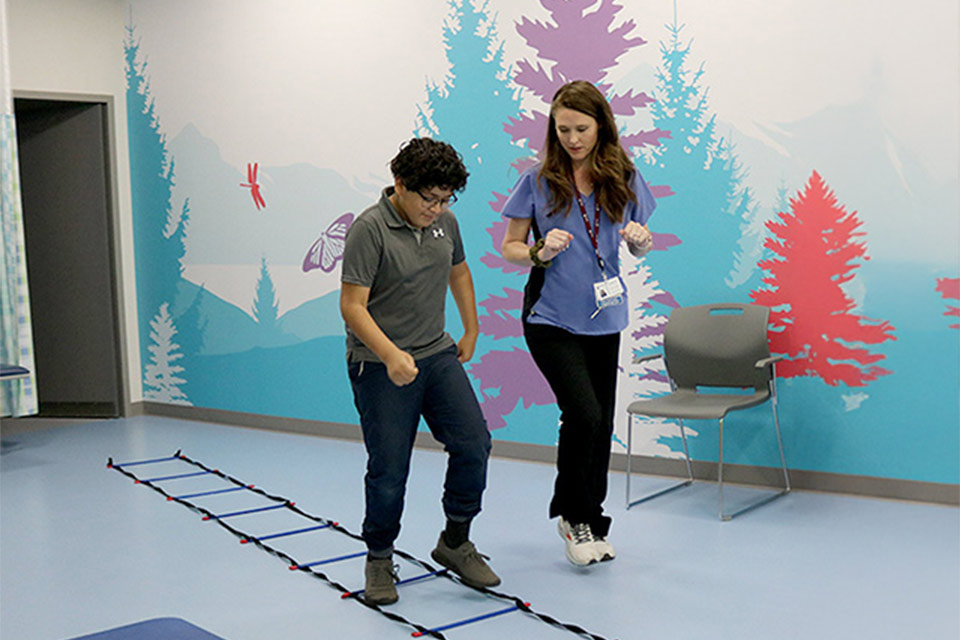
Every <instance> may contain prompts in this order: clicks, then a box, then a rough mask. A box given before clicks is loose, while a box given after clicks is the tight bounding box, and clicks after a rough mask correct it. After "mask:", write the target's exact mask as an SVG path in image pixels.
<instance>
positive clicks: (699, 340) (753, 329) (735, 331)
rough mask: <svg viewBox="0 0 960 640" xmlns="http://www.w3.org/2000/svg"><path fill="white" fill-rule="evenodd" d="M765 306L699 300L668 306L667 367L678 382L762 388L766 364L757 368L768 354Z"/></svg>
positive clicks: (767, 372) (688, 386)
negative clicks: (693, 303) (670, 308)
mask: <svg viewBox="0 0 960 640" xmlns="http://www.w3.org/2000/svg"><path fill="white" fill-rule="evenodd" d="M769 316H770V310H769V309H768V308H767V307H763V306H760V305H752V304H737V303H723V304H704V305H699V306H696V307H681V308H678V309H674V310H673V312H672V313H671V314H670V319H669V320H668V321H667V328H666V332H665V335H664V356H665V361H666V366H667V372H668V373H669V374H670V377H671V378H672V379H673V381H674V383H675V384H676V385H677V387H679V388H685V389H692V388H695V387H697V386H708V387H754V388H755V389H757V390H758V391H760V390H764V389H766V388H767V384H768V382H769V380H770V371H771V367H763V368H762V369H757V368H756V367H755V366H754V365H755V363H756V362H757V361H758V360H761V359H763V358H767V357H769V356H770V346H769V344H768V342H767V322H768V318H769Z"/></svg>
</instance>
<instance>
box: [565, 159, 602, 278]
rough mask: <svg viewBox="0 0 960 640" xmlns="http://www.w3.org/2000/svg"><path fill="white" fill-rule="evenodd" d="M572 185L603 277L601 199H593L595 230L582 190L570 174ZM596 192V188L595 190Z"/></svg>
mask: <svg viewBox="0 0 960 640" xmlns="http://www.w3.org/2000/svg"><path fill="white" fill-rule="evenodd" d="M570 183H571V184H572V185H573V192H574V193H575V194H576V196H577V204H578V205H580V216H581V217H582V218H583V224H584V225H585V226H586V227H587V237H589V238H590V244H592V245H593V254H594V255H595V256H597V264H598V265H600V275H601V276H602V275H603V258H601V257H600V250H599V248H598V246H599V245H598V243H597V239H598V237H599V235H600V199H599V198H597V197H596V195H594V199H593V205H594V207H593V229H591V228H590V218H588V217H587V208H586V207H585V206H584V204H583V197H582V196H581V195H580V190H579V189H577V181H576V180H575V179H574V177H573V173H572V172H571V174H570ZM594 191H596V188H594Z"/></svg>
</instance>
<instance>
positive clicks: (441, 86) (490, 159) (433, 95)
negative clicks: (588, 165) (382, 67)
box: [417, 0, 520, 299]
mask: <svg viewBox="0 0 960 640" xmlns="http://www.w3.org/2000/svg"><path fill="white" fill-rule="evenodd" d="M448 4H449V7H450V13H449V15H448V18H447V21H446V23H445V25H444V29H443V41H444V44H445V45H446V49H447V59H448V60H449V62H450V71H449V72H448V74H447V76H446V77H445V78H444V79H443V80H442V81H440V82H435V83H431V84H429V85H428V87H427V100H426V102H425V103H424V104H421V105H419V112H420V113H419V116H418V118H417V133H418V134H419V135H426V136H430V137H435V138H438V139H440V140H443V141H445V142H449V143H450V144H452V145H453V146H454V148H455V149H456V150H457V151H459V152H460V154H461V155H462V156H463V160H464V164H465V165H466V167H467V171H469V172H470V178H469V181H468V183H467V189H466V190H465V192H464V193H463V194H462V197H461V198H460V201H459V202H458V204H457V207H456V208H457V210H458V211H469V212H471V213H470V215H464V216H458V222H459V223H460V227H461V235H462V236H463V241H464V245H465V248H466V250H467V256H468V257H472V258H479V257H480V256H481V255H483V254H484V253H486V252H489V251H491V250H492V249H494V247H493V246H492V243H491V238H490V236H489V234H487V233H484V230H485V228H487V227H488V226H489V225H490V223H491V221H492V220H494V219H495V218H496V217H497V214H496V213H495V212H494V211H492V210H491V208H490V205H491V202H490V201H491V200H493V198H494V196H493V192H494V191H497V190H500V191H503V190H504V189H505V185H507V184H510V183H512V181H513V180H515V179H516V177H517V174H516V173H514V172H512V169H511V167H510V165H511V163H512V162H513V161H514V160H515V159H516V156H517V147H516V146H515V145H514V144H513V143H512V142H511V140H510V136H508V135H507V134H506V133H505V132H504V129H503V127H504V123H505V122H506V119H507V117H508V116H511V115H515V114H517V113H518V112H519V110H520V101H519V98H518V97H517V95H516V90H515V89H511V88H510V86H509V76H510V69H509V68H508V67H507V66H506V64H505V63H504V53H503V41H502V40H501V39H500V37H499V34H498V32H497V27H496V16H495V15H491V14H490V11H489V7H488V2H486V0H484V1H483V2H480V3H477V5H476V6H474V5H473V4H472V3H471V2H470V0H449V2H448ZM496 250H499V247H496ZM474 278H475V281H476V282H475V284H476V285H477V287H478V294H479V293H480V291H479V290H480V289H486V288H487V287H486V285H487V284H491V283H488V282H487V279H485V278H484V276H483V275H482V274H479V273H474ZM480 298H481V296H480V295H478V299H480Z"/></svg>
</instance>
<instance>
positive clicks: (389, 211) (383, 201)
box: [379, 186, 440, 234]
mask: <svg viewBox="0 0 960 640" xmlns="http://www.w3.org/2000/svg"><path fill="white" fill-rule="evenodd" d="M395 190H396V189H394V187H392V186H391V187H384V189H383V191H382V192H381V193H380V203H379V204H380V211H382V212H383V219H384V221H386V223H387V226H388V227H390V228H391V229H402V228H403V227H406V228H407V229H410V230H411V231H413V232H414V233H418V234H419V233H421V232H423V231H424V229H418V228H417V227H415V226H413V225H412V224H410V223H409V222H407V221H406V220H404V219H403V216H401V215H400V212H399V211H397V208H396V207H395V206H393V202H391V201H390V196H391V195H393V192H394V191H395ZM438 220H440V218H437V219H436V220H434V221H433V222H432V223H431V224H430V226H429V227H426V228H427V229H429V228H430V227H432V226H433V225H435V224H437V221H438Z"/></svg>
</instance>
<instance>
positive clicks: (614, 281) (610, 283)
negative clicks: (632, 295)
mask: <svg viewBox="0 0 960 640" xmlns="http://www.w3.org/2000/svg"><path fill="white" fill-rule="evenodd" d="M593 296H594V298H595V299H596V301H597V310H596V311H594V312H593V315H592V316H590V317H591V318H595V317H596V316H597V314H598V313H600V311H601V310H602V309H605V308H607V307H612V306H613V305H617V304H623V284H622V283H621V282H620V278H619V277H618V276H614V277H612V278H608V279H607V280H600V281H599V282H594V283H593Z"/></svg>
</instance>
